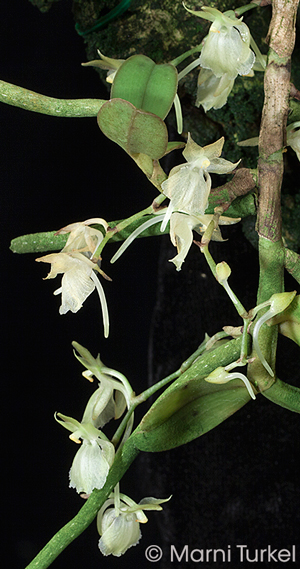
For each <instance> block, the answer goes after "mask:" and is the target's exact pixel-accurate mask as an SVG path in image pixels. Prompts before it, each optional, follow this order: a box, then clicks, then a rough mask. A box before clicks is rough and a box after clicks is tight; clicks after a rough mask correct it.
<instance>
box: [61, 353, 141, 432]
mask: <svg viewBox="0 0 300 569" xmlns="http://www.w3.org/2000/svg"><path fill="white" fill-rule="evenodd" d="M72 345H73V347H74V348H75V349H76V351H77V352H78V354H79V355H78V354H77V353H76V352H74V354H75V356H76V358H77V359H78V360H79V361H80V362H81V363H82V365H83V366H84V367H86V368H87V371H84V372H83V373H82V375H83V376H84V377H86V378H87V379H88V380H89V381H93V379H94V376H95V377H96V379H98V381H99V386H98V389H96V390H95V391H94V393H93V395H92V396H91V397H90V399H89V401H88V403H87V405H86V408H85V411H84V414H83V417H82V422H83V423H92V424H93V425H94V427H96V428H97V429H98V428H102V427H103V426H104V425H105V424H106V423H108V421H110V420H111V419H113V418H114V419H119V418H120V417H121V415H122V414H123V412H124V410H125V409H126V407H127V409H129V407H130V402H131V398H132V396H133V395H134V394H133V391H132V388H131V386H130V384H129V382H128V380H127V378H126V377H125V376H124V375H123V374H122V373H120V372H118V371H117V370H114V369H111V368H108V367H106V366H105V365H104V364H103V363H102V362H101V360H100V356H99V354H98V356H97V358H93V356H92V355H91V354H90V352H89V351H88V350H87V349H86V348H84V347H83V346H81V345H80V344H78V343H77V342H72Z"/></svg>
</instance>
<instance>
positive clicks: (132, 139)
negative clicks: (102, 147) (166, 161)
mask: <svg viewBox="0 0 300 569" xmlns="http://www.w3.org/2000/svg"><path fill="white" fill-rule="evenodd" d="M97 118H98V125H99V127H100V129H101V130H102V132H103V134H105V136H107V138H109V139H110V140H113V141H114V142H116V144H119V146H121V147H122V148H123V149H124V150H126V152H128V154H130V155H132V154H139V153H142V154H147V156H150V158H152V159H153V160H158V159H159V158H161V157H162V156H163V155H164V153H165V151H166V148H167V144H168V131H167V127H166V125H165V123H164V122H163V121H162V120H161V119H160V118H159V117H158V116H156V115H154V114H151V113H148V112H145V111H142V110H139V109H137V108H136V107H135V106H134V105H133V104H132V103H129V102H128V101H125V100H123V99H111V100H110V101H107V102H106V103H105V104H104V105H103V106H102V107H101V110H100V112H99V113H98V117H97Z"/></svg>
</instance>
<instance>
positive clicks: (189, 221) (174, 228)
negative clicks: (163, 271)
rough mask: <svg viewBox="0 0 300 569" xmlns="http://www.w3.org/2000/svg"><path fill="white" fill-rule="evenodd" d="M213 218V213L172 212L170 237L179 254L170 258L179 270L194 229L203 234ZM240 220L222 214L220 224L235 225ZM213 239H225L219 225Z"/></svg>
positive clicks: (189, 245)
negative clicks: (188, 213) (197, 214)
mask: <svg viewBox="0 0 300 569" xmlns="http://www.w3.org/2000/svg"><path fill="white" fill-rule="evenodd" d="M212 219H213V215H212V214H205V215H202V216H195V215H186V214H184V213H178V212H174V213H173V214H172V216H171V220H170V239H171V242H172V244H173V245H174V247H176V248H177V255H176V256H175V257H173V259H169V260H170V262H171V263H174V265H175V267H176V270H177V271H180V270H181V266H182V263H183V262H184V260H185V258H186V256H187V254H188V252H189V250H190V247H191V245H192V243H193V230H194V231H196V232H197V233H199V234H200V235H201V234H202V233H204V231H205V229H206V228H207V227H208V225H209V223H210V221H211V220H212ZM239 221H241V218H240V217H238V218H233V217H225V216H221V217H220V218H219V225H233V224H234V223H238V222H239ZM212 241H224V239H223V238H222V234H221V231H220V228H219V227H217V228H216V229H215V230H214V232H213V234H212Z"/></svg>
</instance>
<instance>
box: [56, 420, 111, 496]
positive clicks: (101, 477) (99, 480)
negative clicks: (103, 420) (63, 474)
mask: <svg viewBox="0 0 300 569" xmlns="http://www.w3.org/2000/svg"><path fill="white" fill-rule="evenodd" d="M55 419H56V421H57V422H58V423H60V424H61V425H62V426H63V427H65V428H66V429H68V430H69V431H71V432H72V434H71V435H70V439H71V440H72V441H74V442H76V443H79V444H80V439H82V445H81V447H80V449H79V450H78V451H77V453H76V455H75V457H74V460H73V463H72V466H71V470H70V475H69V477H70V488H75V489H76V491H77V492H78V493H80V492H84V493H85V494H91V492H92V491H93V490H94V488H97V489H100V488H103V486H104V484H105V481H106V478H107V475H108V472H109V469H110V467H111V465H112V463H113V461H114V457H115V448H114V445H113V444H112V443H111V442H110V441H108V440H106V439H105V437H104V435H103V433H101V431H99V430H98V429H96V428H95V427H94V425H92V424H91V423H84V422H82V423H79V422H78V421H76V419H73V418H72V417H67V416H66V415H62V413H56V415H55Z"/></svg>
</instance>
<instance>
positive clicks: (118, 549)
mask: <svg viewBox="0 0 300 569" xmlns="http://www.w3.org/2000/svg"><path fill="white" fill-rule="evenodd" d="M119 497H120V500H119V503H118V506H117V507H116V504H115V499H114V498H109V499H108V500H106V502H105V503H104V504H103V506H102V508H101V510H100V511H99V513H98V517H97V528H98V532H99V534H100V536H101V538H100V540H99V549H100V551H101V553H102V554H103V555H114V556H116V557H120V555H123V554H124V553H125V552H126V551H127V549H129V548H130V547H132V546H134V545H137V543H138V542H139V540H140V538H141V537H142V534H141V531H140V524H141V523H146V522H147V521H148V519H147V517H146V516H145V514H144V511H143V510H162V507H161V505H160V504H162V503H163V502H167V501H168V500H169V499H170V498H167V499H166V500H159V499H156V498H150V497H149V498H144V499H143V500H141V501H140V502H139V504H137V503H136V502H134V501H133V500H131V498H129V497H128V496H125V495H124V494H120V495H119Z"/></svg>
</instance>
